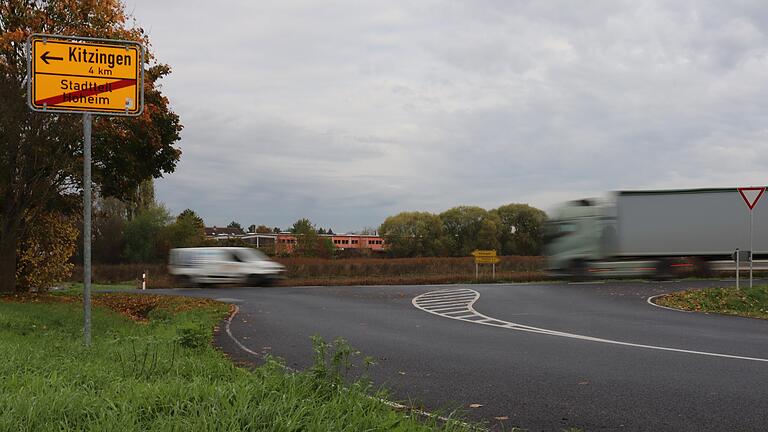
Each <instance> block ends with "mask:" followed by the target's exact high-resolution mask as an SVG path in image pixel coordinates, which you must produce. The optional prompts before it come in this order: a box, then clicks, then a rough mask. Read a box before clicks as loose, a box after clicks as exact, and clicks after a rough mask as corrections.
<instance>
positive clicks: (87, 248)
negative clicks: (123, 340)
mask: <svg viewBox="0 0 768 432" xmlns="http://www.w3.org/2000/svg"><path fill="white" fill-rule="evenodd" d="M92 121H93V116H92V115H91V113H89V112H87V113H84V114H83V138H84V141H85V145H84V146H83V316H84V324H83V327H84V328H83V334H84V338H85V346H91V123H92Z"/></svg>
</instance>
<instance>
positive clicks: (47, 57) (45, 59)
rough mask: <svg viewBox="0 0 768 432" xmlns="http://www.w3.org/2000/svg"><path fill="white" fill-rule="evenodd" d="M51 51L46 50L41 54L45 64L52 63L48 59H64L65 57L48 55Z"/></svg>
mask: <svg viewBox="0 0 768 432" xmlns="http://www.w3.org/2000/svg"><path fill="white" fill-rule="evenodd" d="M50 53H51V52H50V51H46V52H45V53H43V55H41V56H40V60H42V61H44V62H45V64H50V63H48V60H64V58H62V57H51V56H49V55H48V54H50Z"/></svg>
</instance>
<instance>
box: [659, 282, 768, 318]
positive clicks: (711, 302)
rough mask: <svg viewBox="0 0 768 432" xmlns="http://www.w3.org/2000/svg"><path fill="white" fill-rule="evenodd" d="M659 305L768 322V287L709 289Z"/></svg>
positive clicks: (681, 294)
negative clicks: (766, 320)
mask: <svg viewBox="0 0 768 432" xmlns="http://www.w3.org/2000/svg"><path fill="white" fill-rule="evenodd" d="M655 302H656V304H658V305H661V306H667V307H672V308H677V309H683V310H690V311H697V312H713V313H720V314H726V315H738V316H743V317H750V318H762V319H768V285H756V286H754V287H752V288H741V289H740V290H736V288H707V289H701V290H689V291H681V292H676V293H671V294H667V295H665V296H662V297H658V298H656V299H655Z"/></svg>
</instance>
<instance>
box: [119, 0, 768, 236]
mask: <svg viewBox="0 0 768 432" xmlns="http://www.w3.org/2000/svg"><path fill="white" fill-rule="evenodd" d="M180 5H181V6H180ZM129 10H133V12H134V14H135V15H136V17H137V20H138V22H139V23H140V24H141V25H143V26H144V27H146V28H148V29H151V33H150V36H151V38H152V41H153V45H154V50H155V52H156V53H157V56H158V59H159V60H160V61H164V62H168V63H170V64H171V65H172V66H173V69H174V73H173V74H172V75H171V76H170V77H169V78H168V79H167V80H166V81H167V82H166V83H165V84H164V91H165V93H166V95H167V96H168V97H169V98H170V100H171V102H172V104H173V106H174V108H175V109H176V110H177V112H178V113H179V114H180V115H181V118H182V122H183V123H184V124H185V126H186V127H185V130H184V132H183V139H182V142H181V147H182V149H183V150H184V156H183V160H182V162H181V164H180V166H179V169H178V172H177V173H174V174H173V175H171V176H168V177H167V178H166V179H163V180H161V181H160V182H159V183H158V193H159V197H160V199H162V200H164V201H166V202H167V203H168V205H169V206H170V207H171V209H172V210H174V211H180V210H182V209H183V208H186V207H193V208H195V209H196V210H199V212H200V213H201V214H202V215H203V216H204V217H205V218H206V221H209V222H210V223H219V224H221V223H226V222H228V221H229V220H231V219H233V218H236V219H238V220H241V221H242V222H244V223H245V222H246V221H252V222H254V223H262V222H261V221H263V223H268V224H270V225H280V226H286V225H288V224H290V223H291V222H293V221H294V220H296V219H298V218H299V217H310V218H311V219H312V220H313V221H315V222H317V223H319V224H320V225H323V226H328V225H330V226H333V227H334V229H338V230H344V229H354V228H360V227H362V226H371V225H373V226H375V225H378V224H379V223H380V222H381V221H383V219H384V218H385V217H386V216H388V215H391V214H393V213H396V212H398V211H402V210H430V211H442V210H445V209H447V208H449V207H452V206H455V205H459V204H476V205H482V206H485V207H489V208H490V207H495V206H497V205H500V204H504V203H507V202H513V201H518V202H520V201H522V202H529V203H531V204H533V205H537V206H540V207H543V208H551V207H552V205H553V204H554V203H556V202H557V201H560V200H564V199H571V198H577V197H580V196H582V195H584V196H587V195H594V194H596V193H599V192H600V191H606V190H613V189H619V188H668V187H704V186H729V185H736V184H754V183H760V182H762V183H764V182H765V177H764V176H765V174H764V173H765V172H766V168H768V156H767V155H766V152H765V149H766V148H768V146H766V145H765V142H766V138H768V136H766V135H768V132H766V131H767V130H768V129H767V128H766V127H765V126H764V124H765V120H764V119H765V117H766V113H767V108H768V86H766V85H765V84H766V77H765V75H766V74H765V70H766V69H768V51H767V49H768V48H766V47H767V46H768V45H766V34H768V6H766V5H765V4H764V3H763V2H758V1H753V2H749V1H745V2H739V3H738V4H727V3H723V2H714V1H691V2H684V3H681V2H635V1H612V0H611V1H607V0H606V1H598V2H576V3H563V2H543V1H500V0H488V1H481V2H469V1H467V2H438V1H428V2H418V3H413V2H379V3H367V4H362V3H358V2H346V1H333V2H324V3H323V4H317V3H314V2H300V1H299V2H258V3H250V2H237V1H234V0H229V1H224V2H221V3H220V4H219V5H218V7H217V8H216V9H211V8H210V7H209V4H207V3H203V2H183V3H181V2H179V4H176V3H175V2H172V1H168V2H150V1H148V0H133V1H131V2H129ZM202 28H213V29H215V31H212V32H210V31H201V30H200V29H202ZM248 223H251V222H248Z"/></svg>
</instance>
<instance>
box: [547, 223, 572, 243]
mask: <svg viewBox="0 0 768 432" xmlns="http://www.w3.org/2000/svg"><path fill="white" fill-rule="evenodd" d="M574 232H576V224H575V223H574V222H569V221H548V222H547V223H546V224H545V225H544V243H550V242H552V241H553V240H555V239H558V238H560V237H562V236H565V235H568V234H571V233H574Z"/></svg>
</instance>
